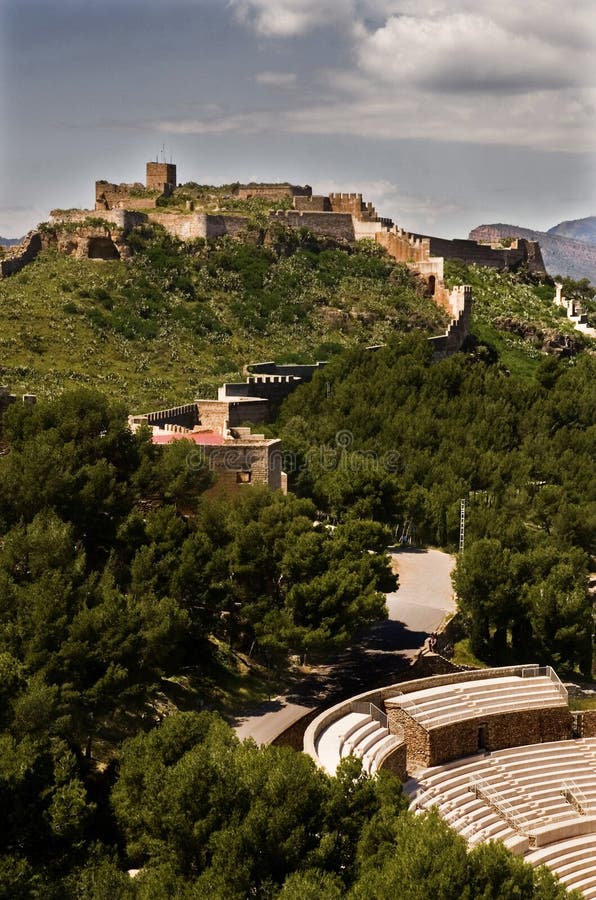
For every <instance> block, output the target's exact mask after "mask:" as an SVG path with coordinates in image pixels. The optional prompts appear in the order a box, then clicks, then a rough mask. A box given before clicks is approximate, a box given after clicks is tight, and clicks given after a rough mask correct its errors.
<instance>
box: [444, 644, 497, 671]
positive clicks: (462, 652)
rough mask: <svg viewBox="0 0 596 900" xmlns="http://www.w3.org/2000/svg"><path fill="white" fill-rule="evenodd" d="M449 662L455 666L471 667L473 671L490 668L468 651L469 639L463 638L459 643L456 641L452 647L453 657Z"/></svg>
mask: <svg viewBox="0 0 596 900" xmlns="http://www.w3.org/2000/svg"><path fill="white" fill-rule="evenodd" d="M451 662H452V663H454V665H456V666H473V667H474V668H475V669H488V668H490V666H489V665H488V663H485V662H483V661H482V660H481V659H478V657H477V656H475V655H474V654H473V653H472V651H471V650H470V640H469V638H463V640H461V641H456V643H455V644H454V645H453V656H452V657H451Z"/></svg>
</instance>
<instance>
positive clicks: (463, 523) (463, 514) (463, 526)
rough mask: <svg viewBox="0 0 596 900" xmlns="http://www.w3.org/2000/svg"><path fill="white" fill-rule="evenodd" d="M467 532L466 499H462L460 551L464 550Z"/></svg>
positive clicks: (460, 508)
mask: <svg viewBox="0 0 596 900" xmlns="http://www.w3.org/2000/svg"><path fill="white" fill-rule="evenodd" d="M465 534H466V501H465V500H461V501H460V505H459V552H460V553H463V552H464V541H465Z"/></svg>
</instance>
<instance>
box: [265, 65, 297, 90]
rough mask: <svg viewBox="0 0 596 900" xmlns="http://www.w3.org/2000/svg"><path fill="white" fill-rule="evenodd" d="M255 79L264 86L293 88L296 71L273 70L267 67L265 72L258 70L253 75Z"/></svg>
mask: <svg viewBox="0 0 596 900" xmlns="http://www.w3.org/2000/svg"><path fill="white" fill-rule="evenodd" d="M255 81H256V82H257V83H258V84H264V85H265V86H266V87H275V88H282V89H286V90H287V89H288V88H293V87H294V86H295V84H296V73H295V72H274V71H271V70H269V69H268V70H266V71H265V72H258V73H257V74H256V75H255Z"/></svg>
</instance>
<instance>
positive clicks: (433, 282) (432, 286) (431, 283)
mask: <svg viewBox="0 0 596 900" xmlns="http://www.w3.org/2000/svg"><path fill="white" fill-rule="evenodd" d="M436 281H437V280H436V278H435V276H434V275H429V276H428V295H429V297H434V296H435V285H436Z"/></svg>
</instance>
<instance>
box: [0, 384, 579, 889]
mask: <svg viewBox="0 0 596 900" xmlns="http://www.w3.org/2000/svg"><path fill="white" fill-rule="evenodd" d="M4 431H5V437H6V438H7V439H8V441H9V442H10V446H11V452H10V453H9V454H8V455H7V456H4V457H2V458H0V529H1V533H2V540H1V542H0V602H1V604H2V615H1V619H0V621H1V626H0V665H1V667H2V675H3V677H2V687H1V689H0V696H1V702H0V715H1V723H0V724H1V728H2V732H1V734H0V743H1V745H2V753H1V754H0V791H1V794H2V809H3V814H4V826H3V831H4V838H3V856H2V859H1V861H0V896H3V897H7V898H8V897H11V898H18V897H23V898H25V897H44V898H45V897H56V898H63V897H73V898H104V897H108V896H109V897H113V896H117V897H142V898H161V897H163V898H166V897H168V898H169V897H181V898H186V897H197V898H198V897H214V898H221V900H234V898H238V900H240V898H244V897H247V896H255V897H263V898H264V897H277V896H280V897H283V898H292V897H296V898H298V897H307V896H312V897H328V898H336V897H337V898H339V897H344V896H350V897H354V898H360V897H379V898H385V897H387V898H388V897H389V896H392V895H393V893H394V891H395V890H396V886H397V885H400V890H401V891H402V893H404V892H405V895H406V896H409V897H412V898H422V897H427V896H428V891H429V890H433V891H436V892H437V894H438V896H441V897H444V898H451V897H453V898H454V900H455V898H461V897H465V896H469V897H471V898H472V897H478V896H483V897H495V898H497V897H499V898H503V900H505V898H509V897H511V896H514V895H515V891H518V895H519V896H524V897H536V898H538V897H540V898H548V897H553V898H555V897H559V896H563V891H562V889H561V888H559V887H558V886H557V885H556V883H555V881H554V879H553V877H552V876H550V875H549V874H548V873H543V872H533V871H532V870H531V869H529V867H526V866H525V865H524V864H523V863H522V862H520V861H519V860H515V859H514V858H513V857H511V856H509V854H507V853H506V852H505V851H504V850H503V849H502V848H500V847H496V846H495V847H481V848H478V849H477V850H475V851H473V852H471V853H468V851H467V850H466V846H465V842H464V841H463V840H462V839H461V838H459V837H457V836H456V835H455V834H453V833H451V832H450V830H449V829H448V828H447V826H446V825H445V824H443V823H442V822H440V821H439V820H438V819H437V818H436V817H434V816H430V815H427V816H423V817H413V816H411V815H410V814H409V813H408V812H407V811H406V809H405V805H406V804H405V801H404V800H403V799H402V796H401V789H400V786H399V782H397V781H396V780H395V779H393V778H392V777H391V776H389V775H382V776H380V777H379V778H378V779H370V778H369V777H368V776H365V775H363V774H362V772H361V768H360V763H359V762H357V761H348V762H347V763H346V764H345V765H344V766H343V768H342V770H341V771H340V772H339V773H338V775H337V776H336V777H335V778H330V777H328V776H326V775H324V774H323V773H321V772H320V771H317V770H315V768H314V764H313V763H312V761H311V760H310V759H308V758H306V757H303V756H301V755H299V754H296V753H295V752H294V751H292V750H290V749H276V748H265V749H260V750H259V749H257V748H256V746H255V745H254V744H253V743H252V742H247V743H240V742H239V741H238V740H237V739H236V738H235V737H234V736H233V733H232V732H231V730H230V728H229V726H227V725H226V724H225V723H224V722H223V721H222V720H221V719H219V718H218V716H217V715H215V714H213V713H207V712H203V713H200V714H198V713H182V712H181V713H177V714H176V713H175V714H173V715H170V716H167V717H166V718H165V719H163V721H161V720H162V718H163V717H162V716H161V715H159V714H157V712H158V707H157V704H156V698H157V695H158V693H159V688H160V687H163V685H164V683H165V681H167V679H168V677H169V676H171V675H173V674H175V673H177V672H180V671H181V670H183V669H186V670H188V669H192V670H193V671H194V672H195V673H196V674H197V676H198V678H199V683H200V676H201V673H204V674H205V681H206V690H205V693H204V695H203V696H202V697H201V696H198V697H197V698H196V706H197V707H200V706H201V705H206V706H209V703H210V696H209V692H208V689H207V684H208V681H209V674H210V671H211V670H210V667H212V666H213V663H214V660H213V656H214V655H215V652H216V651H215V648H216V646H217V645H216V643H215V642H214V638H216V637H219V638H220V639H221V640H222V641H225V642H226V643H229V644H230V645H232V644H233V645H236V646H244V647H247V646H248V645H252V646H255V645H256V652H257V653H258V654H261V655H262V656H263V657H264V658H265V659H266V660H267V662H268V663H269V664H274V662H275V659H278V660H279V659H280V658H284V657H285V655H286V654H287V652H288V650H290V649H297V648H301V647H304V646H306V645H307V644H308V646H311V647H313V646H314V647H326V646H327V647H328V646H333V645H335V644H337V643H338V642H340V643H341V642H344V641H346V640H347V639H348V638H349V637H350V636H352V635H353V634H354V633H355V632H356V631H357V629H358V628H360V627H361V626H363V625H365V624H366V623H370V622H373V621H376V620H378V619H379V618H380V617H382V616H383V614H384V597H383V592H384V591H387V590H390V589H391V588H393V587H394V586H395V580H394V576H393V575H392V574H391V572H390V570H389V568H388V566H387V558H386V557H385V555H384V552H383V551H384V548H385V546H386V544H387V541H388V533H387V530H386V528H385V526H384V525H383V524H382V523H380V522H375V521H361V520H359V519H357V518H355V517H354V515H350V516H347V517H346V519H345V522H343V523H342V524H340V525H338V526H337V527H336V528H334V529H328V528H326V527H321V526H316V508H315V505H314V504H313V503H312V501H310V500H308V499H299V498H297V497H294V496H291V495H290V496H288V497H284V496H282V495H279V494H271V493H267V492H265V491H256V490H251V491H250V492H249V493H247V494H246V495H244V496H243V497H242V499H241V500H240V501H236V502H234V503H230V502H229V501H225V500H218V499H213V498H211V497H210V496H209V494H208V493H206V490H207V489H208V487H209V484H210V476H209V473H208V472H207V471H206V470H205V469H201V468H200V467H197V466H196V465H193V467H191V468H189V467H188V466H187V464H186V457H187V455H188V453H189V449H190V446H187V445H185V442H184V441H180V442H177V443H176V444H174V445H173V446H170V447H165V448H164V447H156V446H154V445H152V444H151V442H150V440H149V436H148V434H144V433H140V434H138V435H132V434H131V433H130V431H129V430H128V428H127V426H126V419H125V415H124V410H123V409H122V408H121V407H119V406H118V405H117V404H113V403H110V402H109V401H107V400H106V399H105V398H103V397H102V396H100V395H96V394H93V393H91V392H85V391H79V392H75V393H71V394H64V395H63V396H62V397H61V398H60V399H59V400H57V401H53V402H45V403H44V402H42V403H39V404H38V405H37V406H35V407H29V406H22V407H21V406H17V405H15V406H14V407H12V408H11V410H10V411H9V412H8V413H7V414H6V417H5V422H4ZM193 449H194V447H193ZM148 497H150V498H151V499H152V509H151V511H148V510H147V509H146V508H145V509H143V507H142V504H143V500H144V498H145V499H146V498H148ZM160 721H161V724H159V725H158V723H159V722H160ZM156 725H158V727H156ZM127 734H128V735H136V736H132V737H129V738H128V739H125V740H124V741H122V738H123V737H124V736H125V735H127ZM139 867H140V868H141V869H142V872H141V874H140V875H139V876H138V877H137V878H135V879H134V881H131V879H130V877H129V876H128V875H127V874H126V871H125V870H126V869H127V868H139Z"/></svg>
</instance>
